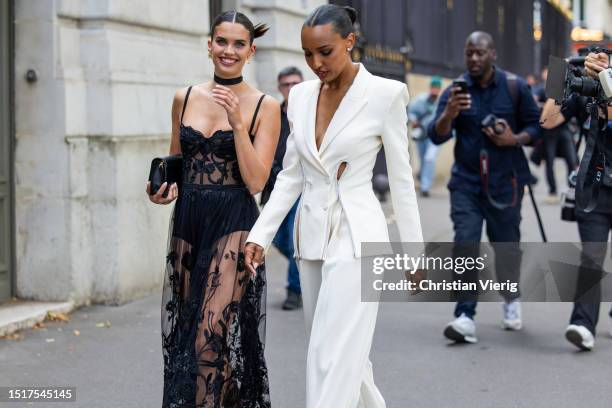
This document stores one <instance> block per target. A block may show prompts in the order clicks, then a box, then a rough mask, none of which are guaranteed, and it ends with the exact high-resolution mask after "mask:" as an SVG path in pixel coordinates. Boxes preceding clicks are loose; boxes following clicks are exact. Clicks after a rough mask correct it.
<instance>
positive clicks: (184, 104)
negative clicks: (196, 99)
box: [181, 86, 191, 125]
mask: <svg viewBox="0 0 612 408" xmlns="http://www.w3.org/2000/svg"><path fill="white" fill-rule="evenodd" d="M190 93H191V86H190V87H189V88H187V94H186V95H185V100H184V101H183V111H182V112H181V125H182V124H183V116H184V115H185V108H186V107H187V100H188V99H189V94H190Z"/></svg>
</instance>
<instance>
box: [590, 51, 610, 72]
mask: <svg viewBox="0 0 612 408" xmlns="http://www.w3.org/2000/svg"><path fill="white" fill-rule="evenodd" d="M609 66H610V57H609V56H608V54H606V53H603V52H600V53H598V54H596V53H594V52H591V53H589V55H587V56H586V58H585V60H584V68H585V71H586V73H587V75H589V76H591V77H593V78H597V75H598V74H599V73H600V72H601V71H603V70H604V69H607V68H608V67H609Z"/></svg>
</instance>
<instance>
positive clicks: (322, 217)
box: [247, 64, 423, 260]
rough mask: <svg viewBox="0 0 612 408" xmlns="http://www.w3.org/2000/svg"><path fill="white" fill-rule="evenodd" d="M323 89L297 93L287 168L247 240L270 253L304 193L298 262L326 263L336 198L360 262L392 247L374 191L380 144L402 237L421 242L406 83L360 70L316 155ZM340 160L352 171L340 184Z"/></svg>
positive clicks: (291, 107)
mask: <svg viewBox="0 0 612 408" xmlns="http://www.w3.org/2000/svg"><path fill="white" fill-rule="evenodd" d="M320 88H321V81H319V80H312V81H305V82H302V83H301V84H299V85H296V86H294V87H293V88H292V89H291V93H290V95H289V104H288V111H287V117H288V119H289V122H290V124H291V134H290V135H289V138H288V142H287V153H286V156H285V160H284V163H283V165H284V170H283V171H282V172H280V173H279V174H278V177H277V179H276V184H275V187H274V190H273V191H272V195H271V196H270V200H269V201H268V203H267V204H266V206H265V207H264V209H263V210H262V212H261V214H260V216H259V218H258V219H257V222H256V223H255V225H254V226H253V228H252V229H251V232H250V234H249V236H248V238H247V242H253V243H255V244H258V245H260V246H261V247H263V248H264V250H265V251H266V252H267V250H268V248H269V246H270V242H271V241H272V239H273V238H274V235H275V234H276V231H277V230H278V227H279V226H280V224H281V222H282V221H283V219H284V218H285V216H286V215H287V213H288V212H289V210H290V209H291V207H292V206H293V204H294V203H295V201H296V200H297V199H298V197H299V196H300V194H301V199H300V205H299V209H298V213H297V215H296V220H295V228H294V245H295V255H296V257H297V258H301V259H306V260H323V259H325V256H326V253H325V252H326V249H327V243H328V239H329V235H330V232H331V231H330V228H331V225H330V216H331V214H330V213H331V211H328V209H329V206H330V204H331V203H333V202H334V201H336V199H339V201H340V203H341V205H342V209H343V210H344V213H345V215H346V218H347V221H348V224H349V228H350V231H351V240H352V243H353V248H354V252H355V257H361V243H362V242H388V241H389V232H388V229H387V221H386V218H385V215H384V213H383V210H382V207H381V205H380V203H379V201H378V199H377V198H376V196H375V194H374V191H373V189H372V170H373V168H374V163H375V161H376V156H377V153H378V151H379V150H380V148H381V146H382V145H384V147H385V155H386V160H387V171H388V175H389V186H390V189H391V199H392V203H393V209H394V212H395V218H396V221H397V225H398V227H399V232H400V238H401V240H402V241H404V242H422V241H423V235H422V231H421V222H420V217H419V212H418V207H417V200H416V193H415V190H414V180H413V178H412V169H411V167H410V157H409V154H408V132H407V126H406V121H407V117H406V105H408V99H409V97H408V90H407V88H406V85H405V84H404V83H401V82H399V81H393V80H390V79H385V78H381V77H378V76H374V75H372V74H370V73H369V72H368V71H367V70H366V69H365V67H364V66H363V65H361V64H360V66H359V71H358V73H357V76H356V77H355V79H354V81H353V84H352V85H351V87H350V88H349V89H348V91H347V93H346V95H345V96H344V98H343V99H342V101H341V102H340V105H339V106H338V109H337V111H336V112H335V114H334V116H333V117H332V120H331V122H330V124H329V127H328V129H327V131H326V133H325V135H324V137H323V140H322V143H321V148H320V149H319V150H318V151H317V147H316V142H315V118H316V106H317V99H318V96H319V90H320ZM342 162H346V163H347V167H346V169H345V171H344V173H343V174H342V176H341V177H340V180H337V172H338V168H339V167H340V164H341V163H342Z"/></svg>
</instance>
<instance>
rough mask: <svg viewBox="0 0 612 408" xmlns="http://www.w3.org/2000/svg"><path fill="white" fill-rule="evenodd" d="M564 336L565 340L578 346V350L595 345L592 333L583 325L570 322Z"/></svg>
mask: <svg viewBox="0 0 612 408" xmlns="http://www.w3.org/2000/svg"><path fill="white" fill-rule="evenodd" d="M565 338H566V339H567V341H569V342H570V343H572V344H573V345H574V346H576V347H578V348H579V349H580V350H584V351H589V350H592V349H593V346H594V345H595V339H594V338H593V333H591V332H590V331H589V329H587V328H586V327H584V326H579V325H576V324H570V325H569V326H567V329H566V330H565Z"/></svg>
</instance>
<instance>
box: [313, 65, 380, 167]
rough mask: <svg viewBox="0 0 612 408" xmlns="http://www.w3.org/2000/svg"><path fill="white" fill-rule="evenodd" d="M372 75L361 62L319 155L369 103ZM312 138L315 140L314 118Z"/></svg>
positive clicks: (335, 114)
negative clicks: (366, 92) (368, 96)
mask: <svg viewBox="0 0 612 408" xmlns="http://www.w3.org/2000/svg"><path fill="white" fill-rule="evenodd" d="M371 75H372V74H370V73H369V72H368V71H367V70H366V69H365V67H364V66H363V65H362V64H359V72H357V76H355V79H354V80H353V84H352V85H351V86H350V88H349V89H348V91H347V92H346V95H344V98H342V101H340V105H339V106H338V109H337V110H336V113H334V116H333V117H332V120H331V122H330V123H329V126H328V127H327V131H326V132H325V136H324V137H323V142H322V144H321V148H320V149H319V152H318V156H319V157H321V156H322V155H323V153H324V152H325V149H327V147H328V146H329V145H330V144H331V142H332V141H333V140H334V138H335V137H336V136H337V135H338V134H339V133H340V132H341V131H342V129H344V127H345V126H346V125H348V123H349V122H350V121H351V120H352V119H353V118H354V117H355V116H357V114H358V113H359V112H360V111H361V109H363V107H364V106H365V105H366V104H367V102H368V101H367V99H366V97H365V91H366V89H367V86H368V83H369V82H370V81H369V80H370V77H371ZM317 96H318V92H317ZM315 106H316V100H315ZM315 115H316V112H315ZM312 139H313V140H314V120H313V137H312ZM313 144H314V142H313ZM315 152H316V145H315Z"/></svg>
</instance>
